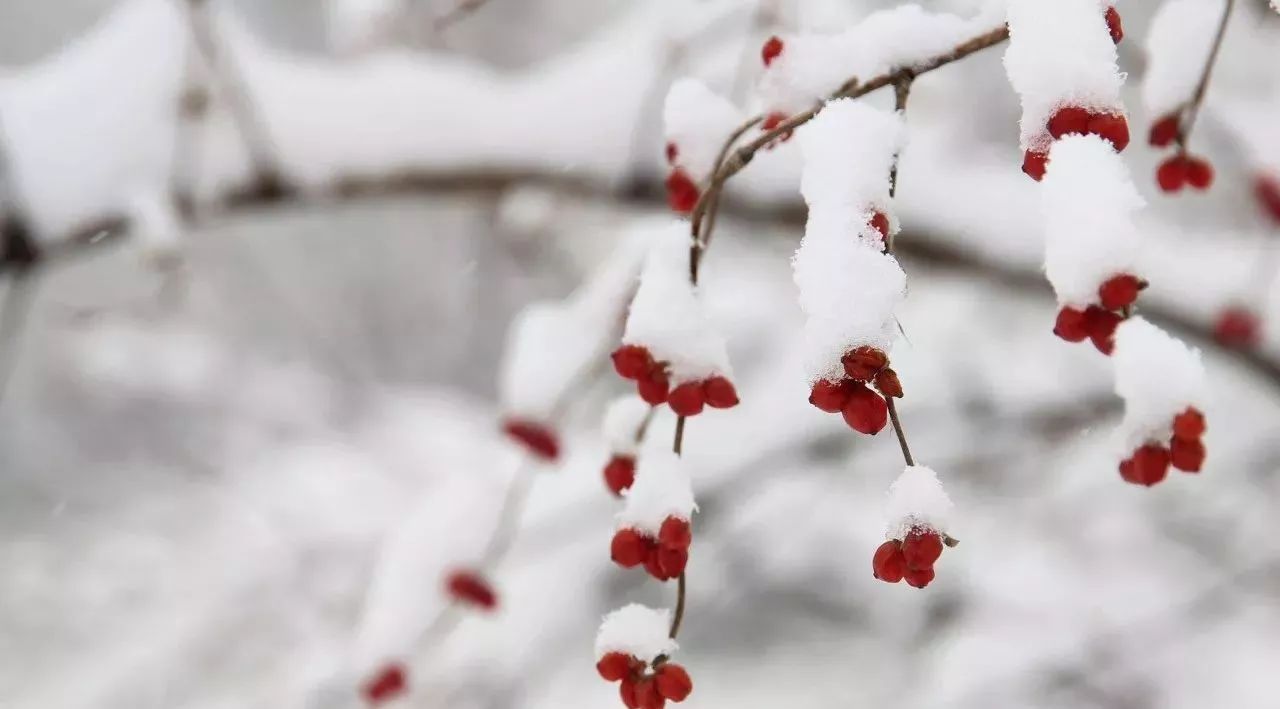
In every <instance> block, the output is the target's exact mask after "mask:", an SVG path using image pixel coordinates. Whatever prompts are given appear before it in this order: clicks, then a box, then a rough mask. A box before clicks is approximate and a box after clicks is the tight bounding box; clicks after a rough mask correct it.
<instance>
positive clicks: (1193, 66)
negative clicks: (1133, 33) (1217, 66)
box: [1142, 0, 1224, 121]
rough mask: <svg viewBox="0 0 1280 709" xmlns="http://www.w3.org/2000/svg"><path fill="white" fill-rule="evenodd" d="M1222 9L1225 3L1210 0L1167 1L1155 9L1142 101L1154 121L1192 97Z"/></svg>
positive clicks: (1220, 17)
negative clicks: (1210, 0)
mask: <svg viewBox="0 0 1280 709" xmlns="http://www.w3.org/2000/svg"><path fill="white" fill-rule="evenodd" d="M1223 10H1224V6H1223V3H1222V2H1220V1H1219V2H1209V1H1208V0H1166V2H1164V3H1162V4H1161V5H1160V8H1159V9H1158V10H1156V13H1155V16H1154V17H1152V18H1151V29H1150V30H1149V31H1148V32H1147V69H1146V71H1145V72H1144V74H1143V78H1142V104H1143V105H1144V106H1146V108H1147V113H1148V114H1149V115H1150V116H1151V119H1152V120H1153V121H1154V120H1158V119H1160V118H1162V117H1164V116H1167V115H1170V114H1172V113H1174V112H1175V111H1177V110H1178V108H1179V107H1180V106H1182V105H1183V104H1184V103H1186V102H1187V101H1189V100H1191V95H1192V94H1193V93H1195V90H1196V84H1197V83H1198V82H1199V81H1200V74H1201V73H1202V72H1203V71H1204V65H1205V62H1206V61H1207V60H1208V58H1209V52H1210V51H1211V50H1212V47H1213V38H1214V28H1215V27H1217V26H1218V22H1219V21H1220V20H1221V19H1222V13H1223Z"/></svg>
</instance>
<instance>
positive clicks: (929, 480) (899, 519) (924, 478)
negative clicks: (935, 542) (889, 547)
mask: <svg viewBox="0 0 1280 709" xmlns="http://www.w3.org/2000/svg"><path fill="white" fill-rule="evenodd" d="M951 509H952V504H951V498H950V497H948V496H947V493H946V491H945V490H943V489H942V483H941V482H940V481H939V480H938V474H937V473H935V472H934V471H933V470H932V469H930V468H927V467H925V466H923V465H909V466H907V468H906V470H904V471H902V474H901V475H899V476H898V479H897V480H894V481H893V484H892V485H890V486H889V501H888V503H887V504H886V507H885V538H886V539H902V538H903V537H905V536H906V535H907V532H909V531H911V529H912V527H928V528H929V529H933V530H936V531H937V532H938V533H939V534H948V530H949V529H950V528H951Z"/></svg>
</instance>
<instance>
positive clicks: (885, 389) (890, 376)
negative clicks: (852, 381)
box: [876, 367, 902, 399]
mask: <svg viewBox="0 0 1280 709" xmlns="http://www.w3.org/2000/svg"><path fill="white" fill-rule="evenodd" d="M876 389H878V390H880V394H881V395H882V396H885V397H893V398H895V399H901V398H902V382H901V381H899V380H898V373H897V372H895V371H893V368H892V367H885V368H884V369H882V370H880V371H879V372H877V373H876Z"/></svg>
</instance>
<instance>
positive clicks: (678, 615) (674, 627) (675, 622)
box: [667, 572, 685, 640]
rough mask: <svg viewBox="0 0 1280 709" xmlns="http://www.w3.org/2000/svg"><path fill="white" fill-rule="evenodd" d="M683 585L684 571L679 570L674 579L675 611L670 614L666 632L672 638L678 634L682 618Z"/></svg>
mask: <svg viewBox="0 0 1280 709" xmlns="http://www.w3.org/2000/svg"><path fill="white" fill-rule="evenodd" d="M684 585H685V584H684V572H681V573H680V576H679V577H678V578H677V579H676V612H675V615H673V616H671V631H670V632H668V633H667V636H668V637H670V638H671V639H672V640H675V639H676V636H677V635H679V634H680V623H681V622H682V621H683V620H684V596H685V589H684Z"/></svg>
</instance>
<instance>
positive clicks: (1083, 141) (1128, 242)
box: [1040, 135, 1144, 309]
mask: <svg viewBox="0 0 1280 709" xmlns="http://www.w3.org/2000/svg"><path fill="white" fill-rule="evenodd" d="M1040 196H1041V206H1042V211H1043V216H1044V223H1045V225H1046V230H1045V252H1044V270H1045V274H1046V275H1047V276H1048V277H1049V282H1050V283H1052V284H1053V289H1054V291H1055V292H1056V293H1057V295H1058V302H1059V303H1060V304H1062V305H1070V306H1072V307H1075V308H1078V309H1082V308H1084V307H1085V306H1087V305H1090V304H1093V303H1097V301H1098V286H1100V285H1102V283H1103V282H1104V281H1106V280H1107V279H1108V278H1110V277H1111V276H1114V275H1117V274H1120V273H1134V261H1135V259H1136V258H1137V253H1138V250H1139V247H1140V245H1141V242H1140V239H1139V231H1138V229H1137V228H1136V227H1135V226H1134V223H1133V213H1134V212H1135V211H1137V210H1138V209H1141V208H1142V206H1143V204H1144V202H1143V199H1142V197H1141V196H1140V195H1139V194H1138V190H1137V188H1136V187H1134V185H1133V180H1132V179H1130V176H1129V170H1128V168H1127V167H1126V166H1125V164H1124V161H1123V160H1121V159H1120V156H1119V155H1117V154H1116V153H1115V151H1114V150H1112V149H1111V144H1110V143H1108V142H1106V141H1105V140H1104V139H1102V138H1099V137H1097V136H1093V135H1068V136H1065V137H1063V138H1062V139H1060V140H1058V141H1056V142H1055V143H1054V144H1053V149H1052V151H1051V152H1050V154H1049V169H1048V171H1047V172H1046V174H1045V177H1044V181H1043V182H1042V187H1041V192H1040Z"/></svg>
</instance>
